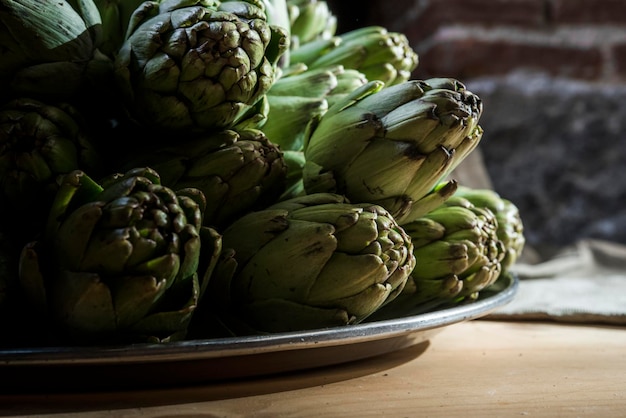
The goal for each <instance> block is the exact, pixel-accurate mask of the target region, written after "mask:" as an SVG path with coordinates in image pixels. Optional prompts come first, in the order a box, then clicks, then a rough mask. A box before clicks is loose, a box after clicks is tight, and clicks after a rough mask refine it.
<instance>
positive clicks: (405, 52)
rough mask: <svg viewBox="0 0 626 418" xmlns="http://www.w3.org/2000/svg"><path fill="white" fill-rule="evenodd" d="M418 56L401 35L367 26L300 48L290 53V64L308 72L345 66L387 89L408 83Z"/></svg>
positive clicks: (381, 28)
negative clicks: (301, 65) (304, 68)
mask: <svg viewBox="0 0 626 418" xmlns="http://www.w3.org/2000/svg"><path fill="white" fill-rule="evenodd" d="M418 61H419V59H418V56H417V53H415V51H413V49H412V48H411V46H410V45H409V41H408V39H407V37H406V36H405V35H403V34H401V33H396V32H389V31H387V29H385V28H383V27H380V26H367V27H364V28H360V29H355V30H352V31H349V32H346V33H344V34H342V35H339V36H334V37H330V38H325V37H322V38H321V39H318V40H315V41H311V42H308V43H306V44H303V45H300V46H299V47H298V48H296V49H293V50H292V51H291V52H290V64H291V65H295V64H299V63H300V64H305V65H306V66H307V67H308V68H309V69H317V68H325V67H330V66H335V65H342V66H344V67H345V68H349V69H353V70H358V71H360V72H361V73H363V74H364V75H365V77H366V78H367V79H368V80H378V81H382V82H383V83H385V85H387V86H391V85H394V84H401V83H404V82H405V81H407V80H409V78H410V77H411V73H412V72H413V70H414V69H415V68H417V64H418Z"/></svg>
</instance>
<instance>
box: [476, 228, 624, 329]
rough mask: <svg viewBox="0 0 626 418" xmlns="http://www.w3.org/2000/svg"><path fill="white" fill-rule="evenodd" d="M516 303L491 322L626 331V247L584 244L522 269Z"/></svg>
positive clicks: (497, 313)
mask: <svg viewBox="0 0 626 418" xmlns="http://www.w3.org/2000/svg"><path fill="white" fill-rule="evenodd" d="M512 270H513V272H514V273H516V274H517V275H518V277H519V278H520V283H519V288H518V292H517V294H516V295H515V297H514V299H513V301H512V302H510V303H509V304H508V305H506V306H503V307H501V308H499V309H497V310H496V311H494V312H493V313H492V314H490V315H488V316H487V317H486V319H506V320H553V321H561V322H578V323H603V324H612V325H626V246H624V245H622V244H617V243H613V242H607V241H600V240H593V239H584V240H581V241H579V242H578V243H576V244H575V245H573V246H572V247H569V248H565V249H564V250H562V251H561V252H560V253H558V254H557V255H556V256H554V257H552V258H551V259H549V260H547V261H544V262H540V263H537V264H524V263H519V264H517V265H515V266H514V268H513V269H512Z"/></svg>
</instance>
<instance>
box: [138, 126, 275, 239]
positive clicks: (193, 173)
mask: <svg viewBox="0 0 626 418" xmlns="http://www.w3.org/2000/svg"><path fill="white" fill-rule="evenodd" d="M139 163H141V164H145V165H148V166H150V167H152V168H153V169H155V170H156V171H157V172H158V173H159V175H160V177H161V183H162V184H164V185H166V186H168V187H170V188H173V189H176V190H178V189H184V188H196V189H198V190H200V191H201V192H202V193H203V194H204V195H205V197H206V209H205V211H204V223H205V225H207V226H212V227H216V228H218V229H219V230H222V229H223V228H225V227H226V226H228V224H230V223H231V222H232V221H234V220H235V219H237V218H239V217H241V216H243V215H244V214H246V213H248V212H250V211H252V210H258V209H261V208H264V207H266V206H268V205H270V204H272V203H274V202H275V201H276V200H277V199H278V197H279V196H280V195H281V194H282V193H283V192H284V191H285V187H286V176H287V166H286V164H285V161H284V160H283V156H282V153H281V152H280V149H279V148H278V147H277V146H276V145H274V144H273V143H272V142H270V141H269V140H268V139H267V137H266V136H265V135H264V133H263V132H262V131H259V130H254V129H247V130H242V131H234V130H225V131H222V132H220V133H217V134H214V135H211V136H207V137H202V138H199V139H197V140H194V141H190V142H188V143H186V144H185V146H184V147H180V146H178V145H176V146H171V147H163V148H160V149H157V150H154V151H153V152H149V153H145V154H143V155H141V157H140V158H139V159H138V160H135V161H133V162H131V163H130V164H129V165H130V166H133V165H137V164H139Z"/></svg>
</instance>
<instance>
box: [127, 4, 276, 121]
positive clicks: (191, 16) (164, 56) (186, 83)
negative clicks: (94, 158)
mask: <svg viewBox="0 0 626 418" xmlns="http://www.w3.org/2000/svg"><path fill="white" fill-rule="evenodd" d="M133 17H134V18H135V19H134V20H135V21H136V22H135V24H131V25H130V26H129V35H128V37H127V39H126V41H125V43H124V44H123V45H122V47H121V48H120V51H119V54H118V55H117V58H116V61H115V72H116V74H117V76H118V77H117V78H118V80H119V84H120V86H121V89H122V91H123V92H124V93H125V97H126V100H127V103H128V106H129V108H130V109H131V112H132V114H133V116H134V117H135V118H136V119H137V120H138V121H139V122H141V123H144V124H146V125H148V126H152V127H155V128H157V129H159V128H161V129H170V130H178V131H179V132H180V131H205V130H211V129H216V128H224V127H227V126H231V125H232V124H233V123H235V122H236V121H237V120H239V119H240V118H242V117H243V116H244V114H245V113H246V112H247V111H248V110H250V109H251V108H252V106H253V105H254V104H255V103H257V102H258V101H259V100H260V99H261V98H262V97H263V95H264V94H265V93H266V92H267V91H268V90H269V88H270V87H271V85H272V83H273V82H274V79H275V76H276V75H275V71H276V68H275V65H276V61H277V60H278V57H279V56H280V55H281V54H282V49H281V48H283V49H284V47H286V45H284V47H278V48H270V42H277V43H278V44H280V45H282V42H283V40H280V39H278V40H277V39H272V37H273V36H274V37H280V32H277V31H274V30H273V29H272V27H270V26H269V25H268V23H267V21H266V17H265V12H264V8H263V4H262V3H259V2H257V1H253V0H248V1H224V2H218V1H209V0H194V1H189V0H187V1H186V0H178V1H169V2H163V3H161V4H159V3H157V2H145V3H143V4H142V5H141V6H140V7H139V8H138V9H137V11H136V12H135V14H134V15H133ZM270 50H271V51H270Z"/></svg>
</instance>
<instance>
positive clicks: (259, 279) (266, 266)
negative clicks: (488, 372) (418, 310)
mask: <svg viewBox="0 0 626 418" xmlns="http://www.w3.org/2000/svg"><path fill="white" fill-rule="evenodd" d="M223 235H224V248H225V251H224V256H223V257H222V258H221V259H220V262H219V264H218V266H217V267H216V274H215V275H214V277H213V279H212V280H211V282H210V283H209V289H208V290H207V295H210V298H211V299H212V300H214V303H215V306H216V308H217V309H218V310H219V312H230V314H232V316H233V317H236V318H237V319H238V320H239V321H241V322H243V323H246V324H247V325H248V326H249V327H250V328H251V329H254V330H256V331H262V332H280V331H294V330H299V329H312V328H320V327H327V326H336V325H348V324H354V323H358V322H360V321H362V320H363V319H365V318H366V317H368V316H369V315H371V314H372V313H373V312H374V311H376V310H377V309H379V308H380V307H381V306H382V305H384V304H385V303H388V302H389V301H390V300H392V299H393V298H395V297H396V296H397V294H398V293H399V292H400V291H401V290H402V288H403V287H404V285H405V283H406V280H407V278H408V275H409V273H410V271H411V270H412V269H413V267H414V266H415V259H414V257H413V255H412V245H411V243H410V239H409V238H408V236H407V235H406V233H405V232H404V231H403V230H402V228H401V227H399V226H398V225H397V223H396V222H395V221H394V220H393V218H392V217H391V216H390V215H389V213H388V212H387V211H385V210H384V209H383V208H382V207H380V206H375V205H370V204H361V205H359V204H350V203H347V201H346V200H345V198H344V197H343V196H339V195H333V194H323V193H322V194H313V195H307V196H302V197H298V198H294V199H290V200H286V201H284V202H281V203H278V204H276V205H272V206H270V207H268V208H267V209H264V210H262V211H258V212H253V213H251V214H248V215H246V216H244V217H242V218H240V219H239V220H237V221H235V222H234V223H233V224H232V225H231V226H230V227H229V228H228V229H227V230H225V231H224V234H223Z"/></svg>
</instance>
